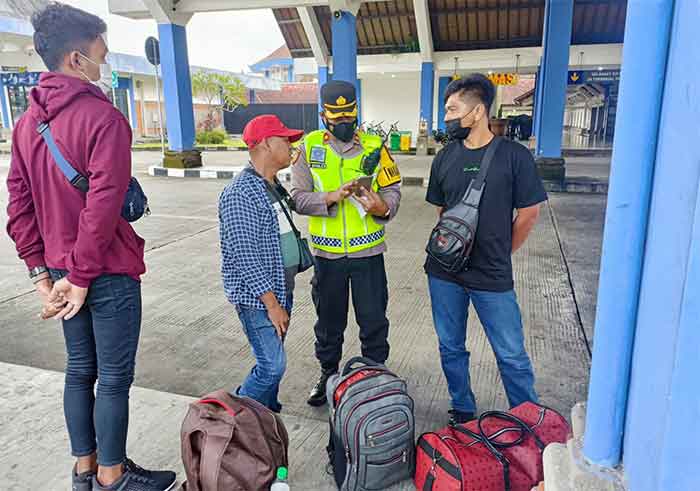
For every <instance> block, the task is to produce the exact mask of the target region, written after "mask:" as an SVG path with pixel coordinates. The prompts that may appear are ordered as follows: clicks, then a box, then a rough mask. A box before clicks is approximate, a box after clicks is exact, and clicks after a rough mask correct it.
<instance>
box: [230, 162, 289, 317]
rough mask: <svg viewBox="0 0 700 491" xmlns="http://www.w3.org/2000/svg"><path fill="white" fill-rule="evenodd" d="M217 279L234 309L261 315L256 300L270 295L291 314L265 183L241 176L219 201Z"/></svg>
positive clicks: (248, 175)
mask: <svg viewBox="0 0 700 491" xmlns="http://www.w3.org/2000/svg"><path fill="white" fill-rule="evenodd" d="M219 237H220V239H221V275H222V276H223V281H224V291H225V292H226V297H227V298H228V300H229V301H230V302H231V303H232V304H234V305H237V306H240V307H248V308H254V309H259V310H265V305H264V304H263V303H262V302H261V301H260V297H261V296H262V295H263V294H264V293H267V292H269V291H272V292H274V294H275V297H277V301H278V302H279V303H280V305H281V306H282V307H284V308H285V309H287V310H290V308H291V305H289V304H288V302H289V301H288V299H287V294H286V289H285V281H284V264H283V261H282V248H281V245H280V228H279V223H278V221H277V215H276V213H275V211H274V208H273V205H272V203H271V202H270V199H269V198H268V196H267V189H266V187H265V183H264V181H263V178H262V177H260V176H258V175H257V174H255V173H252V172H241V173H240V174H239V175H238V176H236V178H234V180H233V181H232V182H231V183H230V184H229V185H228V186H226V188H225V189H224V190H223V192H222V193H221V197H220V198H219Z"/></svg>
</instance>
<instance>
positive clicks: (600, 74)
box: [567, 70, 620, 85]
mask: <svg viewBox="0 0 700 491" xmlns="http://www.w3.org/2000/svg"><path fill="white" fill-rule="evenodd" d="M619 81H620V70H570V71H569V76H568V78H567V83H568V84H569V85H581V84H603V85H607V84H615V83H618V82H619Z"/></svg>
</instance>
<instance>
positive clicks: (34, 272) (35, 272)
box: [29, 266, 49, 279]
mask: <svg viewBox="0 0 700 491" xmlns="http://www.w3.org/2000/svg"><path fill="white" fill-rule="evenodd" d="M48 272H49V270H48V269H46V266H35V267H33V268H32V269H30V270H29V278H31V279H34V278H36V277H37V276H39V275H40V274H44V273H48Z"/></svg>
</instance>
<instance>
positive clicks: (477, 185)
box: [462, 136, 502, 202]
mask: <svg viewBox="0 0 700 491" xmlns="http://www.w3.org/2000/svg"><path fill="white" fill-rule="evenodd" d="M501 139H502V138H501V137H500V136H494V137H493V140H491V143H490V144H489V147H488V148H487V149H486V152H485V153H484V156H483V157H482V158H481V164H480V165H479V173H478V174H477V175H476V177H475V178H474V179H472V182H470V183H469V187H467V191H466V192H465V193H464V197H463V198H462V202H467V201H468V199H467V198H468V197H469V194H470V193H471V192H472V190H474V192H477V193H481V192H482V191H483V189H484V183H485V182H486V177H487V176H488V173H489V169H490V168H491V163H492V162H493V157H494V156H495V155H496V150H498V146H499V145H500V143H501Z"/></svg>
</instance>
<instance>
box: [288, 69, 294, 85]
mask: <svg viewBox="0 0 700 491" xmlns="http://www.w3.org/2000/svg"><path fill="white" fill-rule="evenodd" d="M287 82H289V83H292V82H294V66H293V65H292V66H290V67H289V68H288V69H287Z"/></svg>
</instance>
